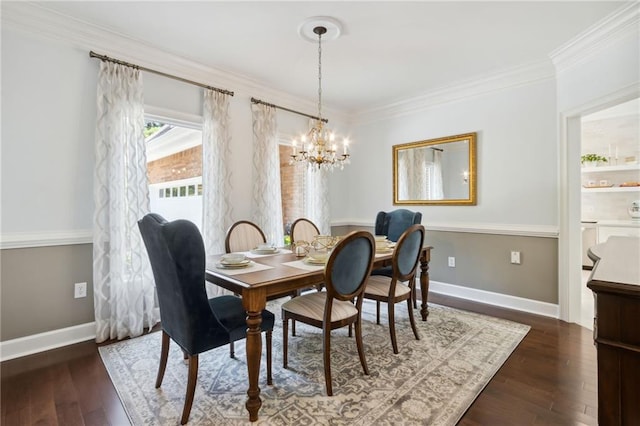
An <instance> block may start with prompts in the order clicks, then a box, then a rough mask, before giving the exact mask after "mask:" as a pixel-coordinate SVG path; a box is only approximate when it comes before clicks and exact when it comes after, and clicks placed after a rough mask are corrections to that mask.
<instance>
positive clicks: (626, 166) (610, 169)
mask: <svg viewBox="0 0 640 426" xmlns="http://www.w3.org/2000/svg"><path fill="white" fill-rule="evenodd" d="M634 170H640V164H623V165H619V166H600V167H583V168H582V169H581V171H582V173H603V172H625V171H634Z"/></svg>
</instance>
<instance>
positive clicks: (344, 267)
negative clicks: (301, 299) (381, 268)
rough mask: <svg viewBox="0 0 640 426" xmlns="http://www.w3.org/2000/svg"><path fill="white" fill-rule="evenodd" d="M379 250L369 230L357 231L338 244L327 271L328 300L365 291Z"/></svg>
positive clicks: (347, 296) (345, 297)
mask: <svg viewBox="0 0 640 426" xmlns="http://www.w3.org/2000/svg"><path fill="white" fill-rule="evenodd" d="M375 250H376V249H375V241H374V239H373V235H371V233H370V232H366V231H353V232H351V233H350V234H348V235H347V236H345V237H344V238H343V239H342V240H340V241H339V242H338V244H336V246H335V247H334V248H333V250H332V252H331V255H330V256H329V260H328V261H327V266H326V267H325V270H324V282H325V286H326V288H327V300H330V299H331V298H335V299H338V300H352V299H353V298H355V297H358V296H360V295H361V294H362V292H363V291H364V288H365V285H366V283H367V278H369V275H371V269H372V267H373V257H374V254H375ZM358 303H359V304H361V303H362V300H361V298H359V301H358Z"/></svg>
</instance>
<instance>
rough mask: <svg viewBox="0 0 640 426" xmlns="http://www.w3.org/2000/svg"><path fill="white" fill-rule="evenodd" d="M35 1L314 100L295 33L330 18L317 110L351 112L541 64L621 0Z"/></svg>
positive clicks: (307, 49) (313, 78) (309, 70)
mask: <svg viewBox="0 0 640 426" xmlns="http://www.w3.org/2000/svg"><path fill="white" fill-rule="evenodd" d="M38 4H40V5H41V6H43V7H45V8H48V9H52V10H55V11H57V12H61V13H63V14H65V15H68V16H71V17H75V18H78V19H80V20H82V21H85V22H86V23H91V24H95V25H97V26H100V27H102V28H104V29H108V30H111V31H114V32H116V33H119V34H121V35H124V36H127V37H130V38H132V39H135V40H138V41H140V42H143V43H144V44H146V45H150V46H153V47H156V48H160V49H163V50H164V51H166V52H169V53H172V54H174V55H178V56H181V57H184V58H187V59H190V60H192V61H196V62H198V63H201V64H203V65H206V66H208V67H212V68H216V69H219V70H223V71H227V72H231V73H235V74H238V75H241V76H244V77H247V78H249V79H251V80H253V81H256V82H258V83H260V84H262V85H264V86H267V87H270V88H273V89H277V90H282V91H285V92H287V93H289V94H291V95H293V96H296V97H300V98H303V99H306V100H316V99H317V78H318V77H317V72H318V70H317V68H318V64H317V45H316V44H313V43H310V42H308V41H305V40H303V39H302V38H301V37H299V36H298V26H299V25H300V24H301V23H302V22H303V21H304V20H305V19H306V18H309V17H312V16H330V17H333V18H335V19H337V20H338V21H340V22H341V23H342V26H343V32H342V35H341V37H340V38H338V39H337V40H335V41H331V42H327V43H323V55H322V61H323V68H322V73H323V104H325V105H328V106H330V107H332V108H337V109H341V110H343V111H350V112H352V111H358V110H362V109H366V108H370V107H373V106H382V105H385V104H389V103H392V102H395V101H399V100H403V99H407V98H411V97H415V96H418V95H421V94H425V93H429V92H431V91H433V90H435V89H439V88H443V87H446V86H450V85H455V84H457V83H460V82H463V81H466V80H471V79H474V78H479V77H480V76H487V75H489V74H491V73H494V72H497V71H502V70H506V69H509V68H513V67H516V66H521V65H528V64H534V63H539V62H541V61H549V54H550V53H551V52H552V51H553V50H555V49H557V48H558V47H560V46H562V45H563V44H565V43H566V42H568V41H569V40H570V39H572V38H573V37H576V36H578V35H579V34H581V33H582V32H583V31H585V30H587V29H588V28H589V27H591V26H592V25H594V24H595V23H597V22H598V21H600V20H601V19H602V18H604V17H606V16H607V15H608V14H610V13H611V12H613V11H615V10H616V9H618V8H620V7H621V6H622V5H624V4H625V3H623V2H614V1H602V2H596V1H584V2H582V1H568V2H557V1H550V2H540V1H533V2H521V1H513V2H505V1H503V2H484V1H471V2H459V1H450V2H430V1H413V2H400V1H393V2H377V1H369V2H364V1H358V2H344V1H337V2H324V1H301V2H270V1H259V2H244V1H235V2H220V1H216V2H212V1H209V2H204V1H200V2H166V1H156V2H151V1H142V2H111V1H109V2H107V1H90V2H87V1H72V2H49V1H47V2H41V3H38ZM98 53H104V52H98ZM210 84H212V83H211V82H210ZM225 88H226V89H229V90H234V88H233V87H225ZM267 101H270V100H267Z"/></svg>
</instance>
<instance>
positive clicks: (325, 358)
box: [322, 324, 333, 396]
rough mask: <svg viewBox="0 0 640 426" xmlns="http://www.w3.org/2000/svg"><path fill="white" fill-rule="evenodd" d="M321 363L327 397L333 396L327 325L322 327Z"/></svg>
mask: <svg viewBox="0 0 640 426" xmlns="http://www.w3.org/2000/svg"><path fill="white" fill-rule="evenodd" d="M322 362H323V364H324V383H325V386H326V388H327V396H333V388H332V386H331V328H330V327H329V325H328V324H325V325H324V327H322Z"/></svg>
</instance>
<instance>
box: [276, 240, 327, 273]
mask: <svg viewBox="0 0 640 426" xmlns="http://www.w3.org/2000/svg"><path fill="white" fill-rule="evenodd" d="M295 253H296V256H297V257H299V258H301V259H299V260H294V261H292V262H285V263H283V265H287V266H292V267H294V268H299V269H304V270H307V271H317V270H318V269H322V268H324V266H325V265H326V264H327V260H329V256H330V255H331V252H330V251H328V250H316V249H314V248H312V247H310V246H307V247H302V246H298V247H296V250H295Z"/></svg>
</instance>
